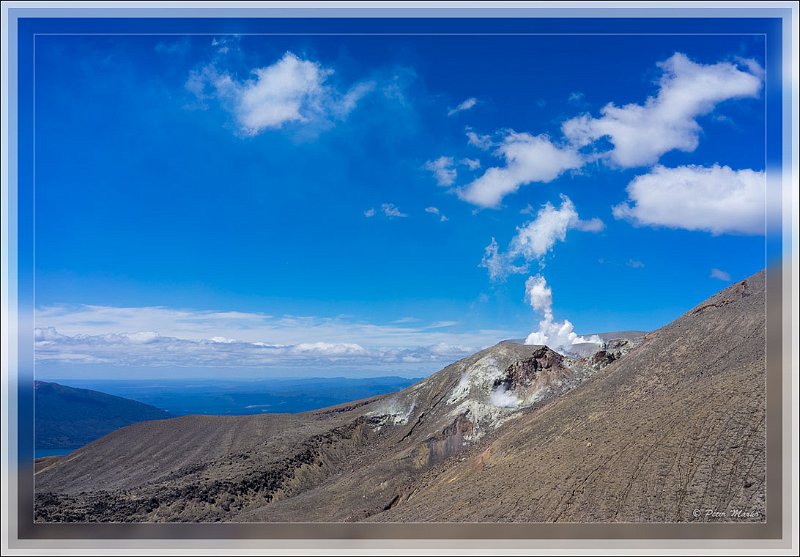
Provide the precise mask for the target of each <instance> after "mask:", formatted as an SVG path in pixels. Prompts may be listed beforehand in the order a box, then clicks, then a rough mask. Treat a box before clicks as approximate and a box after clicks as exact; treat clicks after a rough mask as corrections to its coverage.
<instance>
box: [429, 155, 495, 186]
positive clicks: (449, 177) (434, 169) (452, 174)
mask: <svg viewBox="0 0 800 557" xmlns="http://www.w3.org/2000/svg"><path fill="white" fill-rule="evenodd" d="M457 166H466V167H467V168H468V169H469V170H477V169H478V168H480V167H481V161H479V160H478V159H468V158H463V159H460V160H459V161H458V162H456V160H455V159H454V158H453V157H444V156H442V157H439V158H438V159H434V160H430V161H427V162H426V163H425V165H424V168H425V170H429V171H430V172H431V173H432V174H433V176H434V178H436V183H437V184H438V185H440V186H452V185H453V184H454V183H455V181H456V178H457V177H458V170H457V168H456V167H457Z"/></svg>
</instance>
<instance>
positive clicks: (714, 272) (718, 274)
mask: <svg viewBox="0 0 800 557" xmlns="http://www.w3.org/2000/svg"><path fill="white" fill-rule="evenodd" d="M708 276H709V278H714V279H719V280H723V281H725V282H730V280H731V275H730V273H726V272H725V271H723V270H721V269H717V268H716V267H715V268H713V269H711V274H710V275H708Z"/></svg>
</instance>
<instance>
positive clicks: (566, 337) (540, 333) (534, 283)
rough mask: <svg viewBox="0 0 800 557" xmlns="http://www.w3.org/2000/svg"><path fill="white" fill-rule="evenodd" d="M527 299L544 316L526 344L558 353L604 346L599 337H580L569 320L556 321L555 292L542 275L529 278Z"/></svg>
mask: <svg viewBox="0 0 800 557" xmlns="http://www.w3.org/2000/svg"><path fill="white" fill-rule="evenodd" d="M525 299H526V300H527V301H528V302H529V303H530V304H531V307H532V308H533V310H534V311H535V312H536V313H538V314H541V315H542V320H541V321H539V328H538V329H537V330H536V331H533V332H532V333H531V334H529V335H528V337H527V338H526V339H525V344H536V345H545V346H548V347H550V348H551V349H553V350H556V351H558V352H562V353H563V352H566V353H569V352H570V351H571V350H572V347H573V346H574V345H575V344H582V343H587V342H591V343H595V344H602V342H603V341H602V340H601V339H600V337H598V336H597V335H592V336H591V337H588V338H587V337H582V336H578V334H577V333H575V331H574V330H573V329H574V328H573V325H572V323H570V321H569V320H567V319H565V320H564V321H560V322H558V321H555V319H554V316H553V291H552V289H551V288H550V287H549V286H548V285H547V281H546V280H545V278H544V277H543V276H541V275H536V276H532V277H528V280H526V281H525Z"/></svg>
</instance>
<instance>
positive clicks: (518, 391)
mask: <svg viewBox="0 0 800 557" xmlns="http://www.w3.org/2000/svg"><path fill="white" fill-rule="evenodd" d="M764 319H765V314H764V275H763V272H762V273H759V274H758V275H755V276H753V277H751V278H750V279H748V280H747V281H743V282H741V283H737V284H736V285H734V286H732V287H731V288H728V289H726V290H724V291H722V292H721V293H720V294H718V295H716V296H714V297H712V298H710V299H709V300H708V301H706V302H704V303H703V304H700V305H699V306H697V307H696V308H694V309H693V310H692V311H690V312H688V313H687V314H686V315H684V316H683V317H681V318H679V319H678V320H676V321H674V322H673V323H671V324H669V325H667V326H666V327H663V328H661V329H659V330H658V331H655V332H653V333H649V334H647V335H646V336H645V337H644V338H643V339H639V340H637V339H636V338H635V337H634V338H633V339H621V340H607V341H606V344H605V346H604V347H603V348H602V354H601V352H598V351H596V353H594V354H593V355H592V356H590V357H571V356H562V355H560V354H558V353H556V352H554V351H552V350H550V349H549V348H547V347H543V346H525V345H520V344H516V343H512V342H504V343H500V344H498V345H496V346H494V347H491V348H488V349H486V350H483V351H481V352H478V353H476V354H474V355H472V356H470V357H468V358H465V359H463V360H460V361H458V362H455V363H454V364H452V365H450V366H447V367H446V368H444V369H443V370H442V371H440V372H438V373H436V374H434V375H432V376H430V377H428V378H427V379H425V380H423V381H421V382H419V383H417V384H415V385H413V386H411V387H409V388H407V389H405V390H403V391H400V392H398V393H395V394H392V395H383V396H379V397H373V398H371V399H366V400H362V401H355V402H352V403H347V404H343V405H339V406H334V407H331V408H326V409H322V410H318V411H314V412H308V413H304V414H292V415H288V414H284V415H280V414H272V415H258V416H244V417H236V418H227V417H208V416H203V417H201V416H187V417H184V418H178V419H173V420H168V421H162V422H147V423H143V424H139V425H134V426H130V427H127V428H124V429H122V430H119V431H117V432H114V433H112V434H110V435H108V436H106V437H104V438H102V439H100V440H98V441H96V442H94V443H91V444H90V445H88V446H86V447H83V448H82V449H80V450H79V451H76V452H75V453H73V454H72V455H70V457H69V459H65V458H58V459H48V461H47V462H46V463H42V465H41V466H38V467H37V472H36V476H35V482H36V518H37V520H38V521H162V522H163V521H220V520H222V521H312V522H313V521H357V520H372V521H414V522H416V521H429V520H430V521H533V522H538V521H548V522H549V521H590V522H591V521H691V520H702V517H700V518H697V517H693V515H692V510H693V509H695V508H703V509H705V508H714V509H728V508H730V509H733V508H741V509H743V510H745V511H748V512H752V513H755V515H754V518H751V520H763V519H764V511H765V507H764V412H765V406H764V404H765V401H764V376H765V371H764Z"/></svg>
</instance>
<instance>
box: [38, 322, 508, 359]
mask: <svg viewBox="0 0 800 557" xmlns="http://www.w3.org/2000/svg"><path fill="white" fill-rule="evenodd" d="M36 321H37V323H39V324H40V325H41V326H40V327H39V328H37V329H36V331H35V343H36V359H37V361H39V362H58V363H81V364H89V363H104V364H109V365H136V366H148V367H165V366H176V367H182V368H183V367H185V368H191V367H193V366H204V367H209V366H210V367H217V366H222V367H231V366H244V367H258V366H270V365H283V366H291V365H298V366H305V365H311V364H314V363H323V364H324V363H325V362H335V363H342V364H347V365H352V366H354V367H359V368H367V367H372V368H373V369H379V368H380V366H382V365H385V364H397V363H414V362H420V363H427V364H430V365H431V366H439V365H443V364H446V363H450V362H452V361H454V360H456V359H458V358H460V357H463V356H465V355H467V354H471V353H473V352H475V351H477V350H479V349H481V348H484V347H486V346H490V345H492V344H494V343H496V342H498V341H499V340H501V339H503V338H508V337H509V336H512V332H511V331H500V330H481V331H471V332H458V331H457V330H454V329H453V328H454V327H455V325H457V324H458V323H457V322H456V321H438V322H433V323H428V324H425V323H423V322H421V321H419V320H414V321H413V322H412V321H411V320H410V319H407V320H401V322H398V323H394V324H388V325H384V324H374V323H368V322H361V321H357V320H353V319H346V318H323V317H298V316H272V315H268V314H261V313H244V312H217V311H196V310H177V309H171V308H164V307H138V308H136V307H132V308H121V307H109V306H51V307H44V308H39V309H37V310H36ZM131 331H133V332H131ZM428 369H430V371H433V370H434V369H435V368H428Z"/></svg>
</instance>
